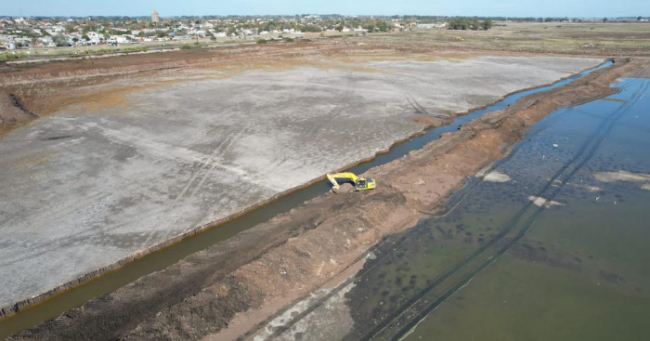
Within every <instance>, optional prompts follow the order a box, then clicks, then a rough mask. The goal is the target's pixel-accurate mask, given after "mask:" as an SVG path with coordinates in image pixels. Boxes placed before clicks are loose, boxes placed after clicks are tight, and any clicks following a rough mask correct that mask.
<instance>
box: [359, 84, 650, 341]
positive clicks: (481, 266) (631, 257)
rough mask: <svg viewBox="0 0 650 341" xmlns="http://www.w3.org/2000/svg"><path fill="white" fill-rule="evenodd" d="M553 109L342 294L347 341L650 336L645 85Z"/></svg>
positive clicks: (648, 99) (648, 104) (383, 251)
mask: <svg viewBox="0 0 650 341" xmlns="http://www.w3.org/2000/svg"><path fill="white" fill-rule="evenodd" d="M613 86H615V87H617V88H619V89H620V92H619V93H617V94H615V95H612V96H609V97H608V98H605V99H602V100H597V101H593V102H590V103H586V104H583V105H580V106H577V107H574V108H564V109H560V110H557V111H556V112H554V113H552V114H551V115H549V116H547V117H546V118H545V119H544V120H543V121H541V122H540V123H538V124H537V125H536V126H535V127H534V128H533V129H531V130H530V131H529V132H528V136H527V138H526V139H525V140H524V141H522V142H521V143H519V144H518V145H516V146H515V148H514V150H513V152H512V153H511V154H510V156H509V157H507V158H506V159H504V160H502V161H500V162H498V163H497V164H495V165H493V167H491V168H490V169H488V170H486V171H485V172H482V174H479V176H478V177H477V178H472V179H468V183H467V185H466V186H465V188H464V189H462V190H461V191H459V192H458V193H455V194H454V196H453V197H452V198H450V204H449V207H448V208H447V209H446V212H444V213H443V214H442V215H439V216H435V217H432V218H430V219H427V220H422V221H421V222H420V224H419V225H418V226H417V227H415V228H414V229H412V230H410V231H407V232H405V233H403V234H401V235H397V236H394V237H391V238H390V239H388V240H386V241H385V242H384V243H382V245H380V247H378V249H377V250H376V252H375V255H376V258H375V259H374V260H372V261H369V262H368V263H367V264H366V265H365V268H364V270H362V271H361V273H360V274H362V275H361V276H359V278H358V279H357V280H356V281H355V284H356V285H355V286H354V288H353V289H352V290H351V291H350V292H349V293H348V294H347V298H348V300H349V303H348V305H349V306H350V307H351V315H352V317H353V319H354V321H355V324H354V329H353V332H352V333H350V334H348V336H347V339H350V340H358V339H363V340H366V339H377V340H391V339H406V340H421V339H427V340H433V339H440V340H474V339H481V340H542V339H544V340H549V339H562V340H612V339H615V340H639V339H643V338H644V335H646V334H648V332H650V324H648V323H647V316H650V267H649V266H648V264H650V249H648V248H647V241H648V240H650V225H649V224H648V221H650V210H649V208H650V177H649V176H648V173H650V158H649V157H648V155H649V154H648V150H650V134H648V133H649V132H650V115H649V114H648V110H649V109H650V96H645V95H647V94H648V87H649V86H650V80H647V79H623V80H621V81H620V83H618V84H615V85H613Z"/></svg>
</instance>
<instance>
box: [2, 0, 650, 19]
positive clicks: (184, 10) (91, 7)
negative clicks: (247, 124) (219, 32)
mask: <svg viewBox="0 0 650 341" xmlns="http://www.w3.org/2000/svg"><path fill="white" fill-rule="evenodd" d="M154 9H156V10H158V12H159V13H160V16H162V17H165V16H175V15H184V14H186V15H230V14H233V15H263V14H271V15H273V14H307V13H310V14H333V13H335V14H343V15H393V14H419V15H449V16H456V15H459V16H473V15H477V16H518V17H528V16H532V17H546V16H554V17H564V16H568V17H618V16H639V15H640V16H649V15H650V2H649V1H648V0H317V1H315V0H280V1H278V0H275V1H273V0H237V1H228V0H225V1H224V0H190V1H182V0H156V1H151V0H146V1H141V0H2V1H0V15H3V16H21V15H22V16H37V15H43V16H87V15H95V16H98V15H104V16H111V15H127V16H142V15H149V14H150V13H151V11H152V10H154Z"/></svg>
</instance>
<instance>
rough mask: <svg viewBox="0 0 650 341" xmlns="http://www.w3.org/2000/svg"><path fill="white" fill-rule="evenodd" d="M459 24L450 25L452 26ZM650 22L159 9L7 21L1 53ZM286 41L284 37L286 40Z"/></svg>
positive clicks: (1, 27)
mask: <svg viewBox="0 0 650 341" xmlns="http://www.w3.org/2000/svg"><path fill="white" fill-rule="evenodd" d="M454 20H455V22H456V24H452V25H450V22H452V23H453V22H454ZM608 20H609V21H611V22H647V21H648V18H646V17H640V16H639V17H623V18H569V17H563V18H550V17H549V18H533V17H527V18H510V17H468V18H462V17H447V16H416V15H393V16H372V15H369V16H357V15H355V16H343V15H337V14H331V15H315V14H300V15H287V16H278V15H268V16H236V15H229V16H216V15H212V16H171V17H165V16H162V15H160V13H159V12H158V11H156V10H153V11H152V12H151V14H150V16H146V17H144V16H140V17H129V16H120V17H114V16H111V17H93V16H88V17H59V16H57V17H43V16H33V17H18V18H14V17H2V18H1V19H0V48H1V49H9V50H15V49H20V48H24V47H66V46H67V47H76V46H91V45H102V44H106V45H112V46H117V45H118V44H137V43H145V42H165V41H183V40H192V39H196V40H197V41H198V40H200V39H206V40H212V41H215V40H217V39H255V38H256V37H257V38H265V37H268V38H276V37H279V36H280V35H289V37H290V39H296V38H297V39H299V38H300V37H302V36H303V35H304V34H305V33H320V34H326V33H340V34H367V33H375V32H396V31H409V30H415V29H460V30H466V29H468V30H479V29H489V28H490V27H491V25H492V22H498V21H501V22H510V21H513V22H569V23H570V22H606V21H608ZM280 38H282V37H280Z"/></svg>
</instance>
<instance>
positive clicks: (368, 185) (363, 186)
mask: <svg viewBox="0 0 650 341" xmlns="http://www.w3.org/2000/svg"><path fill="white" fill-rule="evenodd" d="M327 179H328V180H329V181H330V182H331V183H332V186H333V188H334V191H337V190H338V189H339V183H338V182H337V181H336V179H344V180H346V182H351V183H352V184H353V185H354V189H355V190H357V191H365V190H369V189H375V188H376V187H377V184H376V183H375V180H373V179H372V178H360V177H358V176H356V175H355V174H354V173H336V174H327Z"/></svg>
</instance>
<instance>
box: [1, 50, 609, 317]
mask: <svg viewBox="0 0 650 341" xmlns="http://www.w3.org/2000/svg"><path fill="white" fill-rule="evenodd" d="M600 62H601V61H600V60H598V59H584V58H580V59H576V58H549V57H476V58H470V59H459V60H452V61H449V60H441V61H434V62H418V61H410V60H401V61H397V60H394V61H387V62H370V63H364V64H355V66H357V67H359V68H361V67H364V68H366V69H365V70H354V69H351V68H350V69H347V70H346V69H341V68H325V69H324V68H314V67H304V66H303V67H297V68H292V69H288V70H275V71H274V70H269V71H262V70H252V71H248V72H244V73H241V74H238V75H235V76H232V77H225V78H224V77H222V73H221V72H219V71H213V70H209V69H203V70H184V71H182V72H179V73H177V74H175V75H170V76H168V77H167V80H170V79H172V77H175V78H173V80H175V81H176V82H174V84H170V85H164V86H157V87H154V88H152V89H149V90H143V91H135V92H132V93H130V94H129V95H127V96H126V97H125V100H126V102H125V103H124V104H123V105H120V106H114V107H107V108H102V109H95V108H93V107H90V108H84V107H79V108H78V107H72V108H70V109H69V110H61V111H59V112H57V113H55V114H52V115H49V116H46V117H43V118H41V119H39V120H37V121H35V122H33V123H32V124H30V125H28V126H25V127H23V128H21V129H18V130H16V131H14V132H12V133H11V134H8V135H6V136H5V137H4V138H3V139H2V141H1V142H2V143H0V155H2V158H1V160H0V168H1V169H2V174H3V177H2V179H1V180H0V189H1V190H2V192H3V193H4V194H5V195H3V197H2V199H0V200H1V201H0V202H1V204H2V207H3V212H2V219H1V220H2V225H0V228H1V229H2V231H3V233H4V235H5V238H4V240H5V241H6V242H7V246H6V247H3V248H2V251H0V258H1V259H2V273H1V274H12V275H11V276H7V277H5V278H6V279H7V280H6V281H4V282H5V283H3V284H4V285H2V289H0V303H1V304H2V305H8V304H12V303H15V302H16V301H19V300H23V299H27V298H30V297H32V296H36V295H38V294H41V293H42V292H45V291H47V290H49V289H52V288H54V287H56V286H58V285H61V284H64V283H67V282H69V281H71V280H74V279H75V278H77V277H79V276H82V275H84V274H86V273H88V272H90V271H93V270H95V269H98V268H101V267H105V266H108V265H111V264H113V263H116V262H118V261H119V260H121V259H123V258H126V257H128V256H130V255H132V254H134V253H136V252H142V251H143V250H146V249H147V248H149V247H152V246H154V245H157V244H159V243H161V242H163V241H166V240H167V239H170V238H172V237H176V236H178V235H180V234H183V233H185V232H188V231H191V230H193V229H196V228H199V227H201V226H203V225H205V224H208V223H210V222H212V221H216V220H218V219H222V218H225V217H227V216H229V215H231V214H233V213H236V212H238V211H240V210H242V209H244V208H246V207H249V206H251V205H253V204H256V203H257V202H259V201H261V200H265V199H268V198H270V197H272V196H274V195H276V194H278V193H281V192H284V191H287V190H289V189H291V188H293V187H296V186H299V185H301V184H303V183H306V182H309V181H311V180H313V179H315V178H318V177H321V176H323V175H324V174H325V173H326V172H328V171H333V170H336V169H339V168H342V167H344V166H346V165H350V164H352V163H354V162H356V161H358V160H361V159H365V158H369V157H372V156H373V155H374V154H375V153H377V152H379V151H382V150H386V149H387V148H388V147H389V146H390V145H391V144H392V143H394V142H395V141H397V140H402V139H405V138H407V137H409V136H410V135H412V134H414V133H417V132H419V131H421V130H422V129H423V128H424V125H423V124H419V123H416V122H412V121H411V120H408V119H405V118H406V117H407V116H408V115H417V114H420V115H421V114H424V115H427V114H429V113H430V114H434V113H446V112H451V113H459V112H464V111H467V110H468V109H470V108H472V107H478V106H483V105H487V104H489V103H492V102H494V101H496V100H497V99H498V98H500V97H501V96H504V95H505V94H507V93H510V92H513V91H516V90H519V89H523V88H528V87H532V86H539V85H542V84H546V83H550V82H553V81H555V80H558V79H560V78H562V77H566V76H567V75H569V74H571V73H575V72H577V71H580V70H582V69H585V68H588V67H591V66H595V65H596V64H598V63H600ZM193 77H200V79H197V80H195V81H180V80H181V79H192V78H193ZM116 189H119V190H116ZM45 203H47V204H45ZM9 278H11V279H9Z"/></svg>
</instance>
